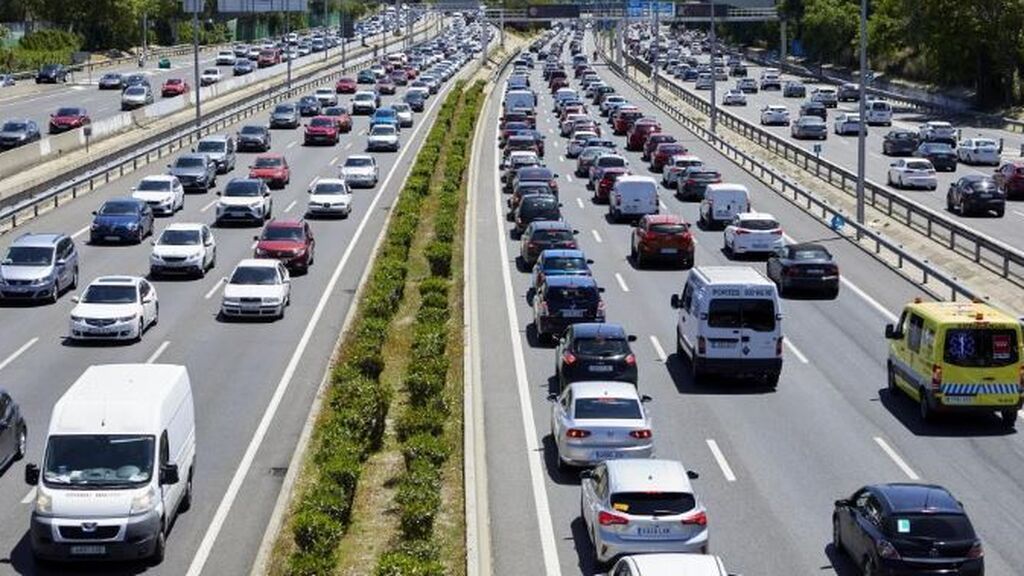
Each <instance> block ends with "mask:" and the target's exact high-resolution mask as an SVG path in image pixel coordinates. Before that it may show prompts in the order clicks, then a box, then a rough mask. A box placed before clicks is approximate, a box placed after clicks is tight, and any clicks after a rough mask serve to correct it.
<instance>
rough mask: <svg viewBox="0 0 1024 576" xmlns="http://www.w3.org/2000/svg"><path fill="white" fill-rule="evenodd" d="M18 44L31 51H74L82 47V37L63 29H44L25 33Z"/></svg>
mask: <svg viewBox="0 0 1024 576" xmlns="http://www.w3.org/2000/svg"><path fill="white" fill-rule="evenodd" d="M18 45H19V46H20V47H21V48H24V49H25V50H32V51H47V50H52V51H63V50H67V51H74V50H78V49H79V48H81V47H82V38H81V37H79V36H78V35H77V34H72V33H71V32H66V31H64V30H53V29H46V30H39V31H37V32H32V33H31V34H26V35H25V36H23V37H22V38H21V40H19V41H18Z"/></svg>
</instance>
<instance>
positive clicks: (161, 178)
mask: <svg viewBox="0 0 1024 576" xmlns="http://www.w3.org/2000/svg"><path fill="white" fill-rule="evenodd" d="M202 156H205V154H202ZM177 179H178V177H177V176H171V175H170V174H150V175H149V176H143V177H142V180H139V182H142V181H143V180H149V181H150V182H153V181H156V182H171V181H174V180H177Z"/></svg>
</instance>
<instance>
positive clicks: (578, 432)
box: [565, 428, 590, 438]
mask: <svg viewBox="0 0 1024 576" xmlns="http://www.w3.org/2000/svg"><path fill="white" fill-rule="evenodd" d="M565 435H566V436H568V437H569V438H586V437H587V436H590V430H584V429H582V428H569V429H568V430H566V431H565Z"/></svg>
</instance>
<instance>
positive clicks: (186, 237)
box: [157, 230, 200, 246]
mask: <svg viewBox="0 0 1024 576" xmlns="http://www.w3.org/2000/svg"><path fill="white" fill-rule="evenodd" d="M199 243H200V234H199V230H164V232H163V234H161V235H160V240H159V241H158V242H157V244H160V245H161V246H195V245H198V244H199Z"/></svg>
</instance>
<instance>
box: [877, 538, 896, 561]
mask: <svg viewBox="0 0 1024 576" xmlns="http://www.w3.org/2000/svg"><path fill="white" fill-rule="evenodd" d="M876 548H877V549H878V557H879V558H885V559H886V560H899V559H900V553H899V552H897V551H896V547H895V546H893V545H892V543H891V542H889V541H888V540H879V541H878V544H877V545H876Z"/></svg>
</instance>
